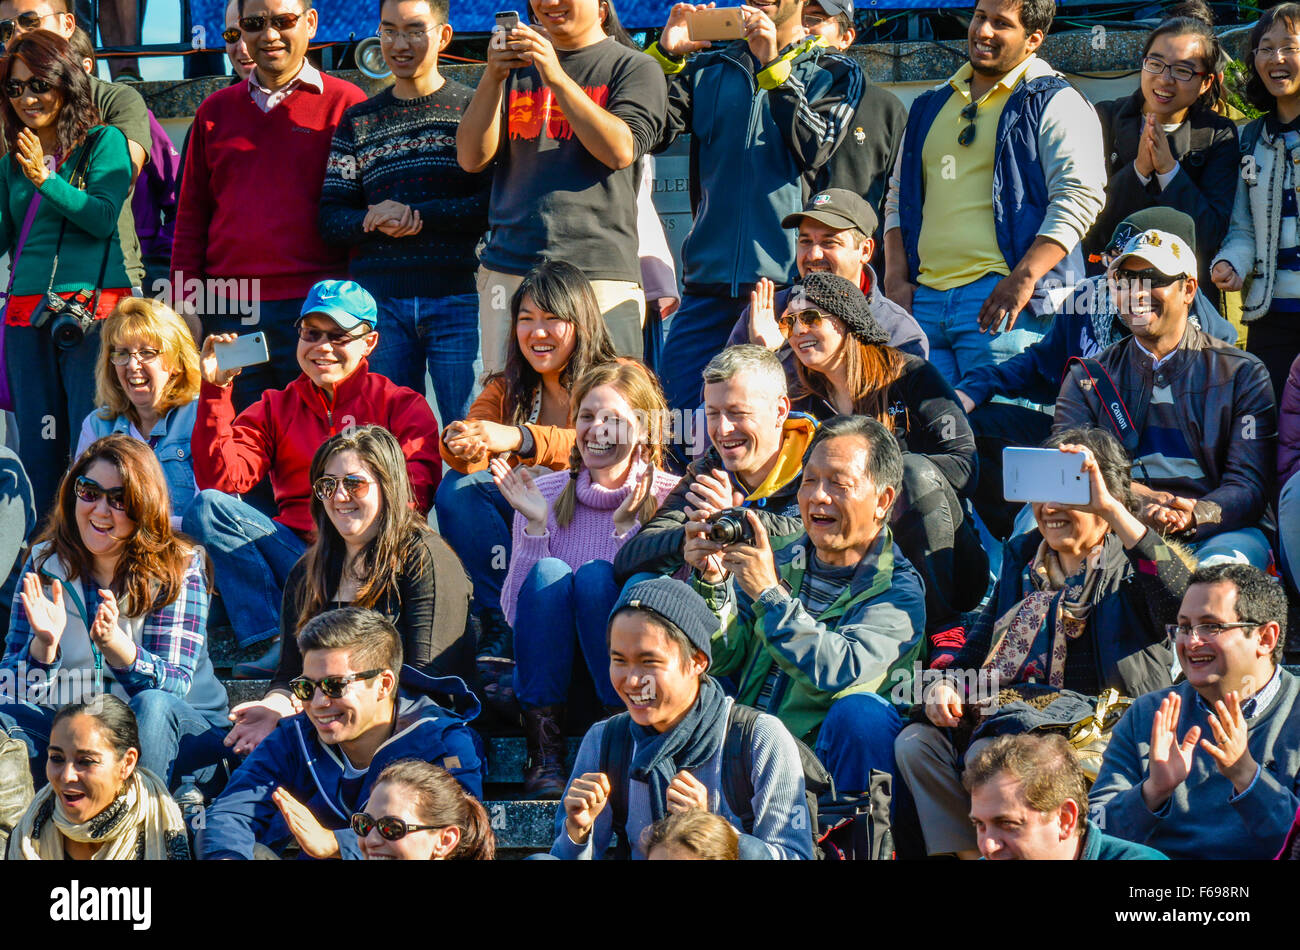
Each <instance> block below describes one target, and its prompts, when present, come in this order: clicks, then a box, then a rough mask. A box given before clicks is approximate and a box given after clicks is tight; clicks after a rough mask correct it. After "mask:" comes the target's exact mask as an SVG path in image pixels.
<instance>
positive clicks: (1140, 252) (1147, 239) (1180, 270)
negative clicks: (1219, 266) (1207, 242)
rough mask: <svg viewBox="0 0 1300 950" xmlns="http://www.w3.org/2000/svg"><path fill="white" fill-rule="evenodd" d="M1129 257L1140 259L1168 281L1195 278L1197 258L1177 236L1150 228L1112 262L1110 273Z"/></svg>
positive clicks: (1127, 243) (1135, 236)
mask: <svg viewBox="0 0 1300 950" xmlns="http://www.w3.org/2000/svg"><path fill="white" fill-rule="evenodd" d="M1130 257H1140V258H1142V259H1143V260H1146V261H1148V262H1149V263H1150V264H1151V266H1152V267H1154V268H1155V269H1156V270H1158V271H1159V272H1160V273H1162V274H1164V275H1165V276H1166V277H1180V276H1181V277H1188V276H1194V275H1195V274H1196V255H1195V254H1193V253H1192V249H1191V247H1189V246H1188V244H1187V242H1186V241H1184V240H1183V239H1182V238H1180V237H1179V236H1178V235H1177V234H1171V233H1170V232H1168V231H1159V230H1156V229H1155V228H1150V229H1148V230H1146V231H1140V232H1138V233H1137V234H1135V235H1133V236H1132V237H1131V238H1129V239H1128V241H1127V242H1126V243H1125V244H1124V248H1123V250H1121V251H1120V252H1119V255H1118V256H1117V257H1116V258H1115V259H1114V260H1113V261H1111V264H1110V267H1109V268H1108V272H1109V273H1112V274H1113V273H1114V272H1115V268H1116V267H1118V266H1119V265H1120V264H1121V263H1123V262H1124V261H1125V260H1127V259H1128V258H1130Z"/></svg>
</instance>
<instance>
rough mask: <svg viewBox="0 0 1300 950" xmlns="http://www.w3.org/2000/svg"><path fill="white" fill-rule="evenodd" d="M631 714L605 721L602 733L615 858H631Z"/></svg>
mask: <svg viewBox="0 0 1300 950" xmlns="http://www.w3.org/2000/svg"><path fill="white" fill-rule="evenodd" d="M631 723H632V717H631V716H630V715H628V714H627V713H626V712H622V713H619V714H618V715H617V716H614V717H612V718H610V719H608V720H606V721H605V728H604V729H603V730H602V731H601V734H600V770H601V771H602V772H604V773H605V775H606V777H607V778H608V779H609V808H610V817H611V818H612V819H613V832H614V859H615V860H617V861H627V860H630V859H631V857H632V843H631V842H630V841H629V840H628V836H627V798H628V772H629V771H630V769H631V765H632V726H631Z"/></svg>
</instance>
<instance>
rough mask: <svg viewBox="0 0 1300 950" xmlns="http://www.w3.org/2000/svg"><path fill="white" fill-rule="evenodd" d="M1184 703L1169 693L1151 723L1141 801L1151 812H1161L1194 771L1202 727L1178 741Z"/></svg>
mask: <svg viewBox="0 0 1300 950" xmlns="http://www.w3.org/2000/svg"><path fill="white" fill-rule="evenodd" d="M1182 705H1183V701H1182V698H1181V697H1180V696H1179V695H1178V694H1177V693H1170V694H1169V695H1168V696H1166V697H1165V698H1164V699H1163V700H1161V702H1160V708H1158V709H1157V710H1156V714H1155V717H1154V718H1153V719H1152V720H1151V752H1150V759H1151V764H1150V766H1149V768H1148V770H1147V778H1146V781H1145V782H1143V783H1142V799H1143V801H1145V802H1146V804H1147V807H1148V808H1150V809H1151V810H1152V811H1155V810H1156V809H1158V808H1160V806H1162V805H1163V804H1164V803H1165V802H1166V801H1168V800H1169V796H1170V795H1172V794H1173V793H1174V789H1176V788H1178V786H1179V785H1182V784H1183V782H1185V781H1187V776H1188V775H1190V774H1191V771H1192V756H1193V755H1195V753H1196V743H1197V740H1199V739H1200V738H1201V727H1200V726H1192V728H1190V729H1188V730H1187V735H1185V736H1183V741H1182V742H1179V741H1178V734H1177V731H1176V730H1177V729H1178V714H1179V712H1180V711H1181V710H1182Z"/></svg>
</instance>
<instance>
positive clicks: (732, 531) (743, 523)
mask: <svg viewBox="0 0 1300 950" xmlns="http://www.w3.org/2000/svg"><path fill="white" fill-rule="evenodd" d="M704 523H705V524H707V525H708V526H709V540H710V541H713V542H715V543H717V544H753V543H754V526H753V525H752V524H750V523H749V518H748V517H747V516H746V515H745V509H744V508H724V509H722V510H721V511H719V512H718V513H717V514H715V515H712V516H711V517H709V518H707V519H706V520H705V522H704Z"/></svg>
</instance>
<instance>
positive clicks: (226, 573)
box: [181, 488, 307, 647]
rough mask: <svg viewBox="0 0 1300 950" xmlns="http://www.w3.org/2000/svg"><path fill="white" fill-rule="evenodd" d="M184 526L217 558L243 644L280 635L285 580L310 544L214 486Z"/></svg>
mask: <svg viewBox="0 0 1300 950" xmlns="http://www.w3.org/2000/svg"><path fill="white" fill-rule="evenodd" d="M181 529H182V530H183V531H184V532H185V533H186V534H188V535H189V536H190V537H192V538H194V540H196V541H198V542H199V543H200V544H202V545H203V546H204V548H206V549H207V552H208V556H209V557H211V558H212V566H213V568H214V570H215V572H216V580H217V589H218V590H219V591H220V592H221V600H222V602H223V603H224V604H225V605H226V612H227V613H228V614H229V615H230V623H231V625H232V626H233V627H234V628H235V638H236V639H237V640H238V641H239V645H240V646H241V647H247V646H251V645H252V644H254V643H259V642H261V641H262V640H267V639H270V638H271V637H278V636H279V635H280V602H281V601H282V600H283V599H284V585H285V581H286V580H288V578H289V571H290V570H291V569H292V568H293V566H294V565H295V564H297V563H298V559H299V558H300V557H302V555H303V552H304V551H306V550H307V542H306V541H304V540H302V538H300V537H298V535H297V534H295V533H294V532H293V531H292V530H290V529H289V528H286V527H285V526H284V525H282V524H280V523H279V522H278V521H272V520H271V519H270V518H268V517H267V516H266V515H264V514H262V513H261V512H260V511H258V510H257V509H256V508H253V507H251V506H249V505H247V504H245V503H244V502H242V501H240V500H239V499H238V498H236V497H235V496H234V495H227V494H225V493H224V492H219V491H214V490H213V489H210V488H208V489H204V490H203V491H201V492H199V493H198V494H197V495H195V496H194V501H193V502H191V503H190V506H189V507H188V508H186V509H185V513H184V515H183V516H182V518H181Z"/></svg>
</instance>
